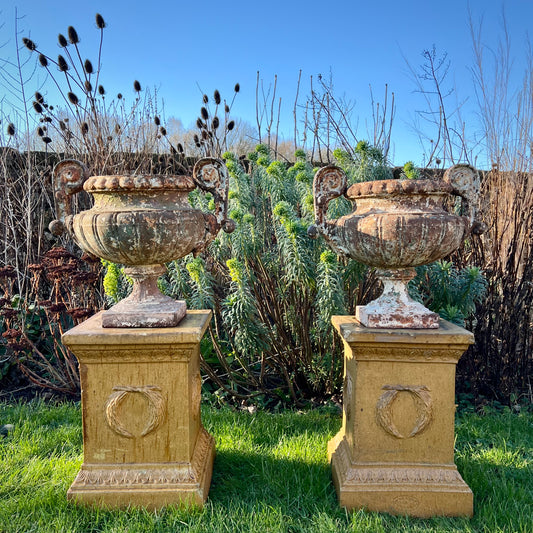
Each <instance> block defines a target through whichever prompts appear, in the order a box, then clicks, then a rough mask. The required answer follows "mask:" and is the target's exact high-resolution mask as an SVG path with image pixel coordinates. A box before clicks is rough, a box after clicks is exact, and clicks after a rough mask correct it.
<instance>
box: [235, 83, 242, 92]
mask: <svg viewBox="0 0 533 533" xmlns="http://www.w3.org/2000/svg"><path fill="white" fill-rule="evenodd" d="M234 90H235V92H236V93H238V92H239V91H240V90H241V86H240V85H239V84H238V83H236V84H235V87H234Z"/></svg>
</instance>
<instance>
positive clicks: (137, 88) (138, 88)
mask: <svg viewBox="0 0 533 533" xmlns="http://www.w3.org/2000/svg"><path fill="white" fill-rule="evenodd" d="M133 90H134V91H135V92H136V93H140V92H141V84H140V83H139V82H138V81H137V80H135V81H134V82H133Z"/></svg>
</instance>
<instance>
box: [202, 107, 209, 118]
mask: <svg viewBox="0 0 533 533" xmlns="http://www.w3.org/2000/svg"><path fill="white" fill-rule="evenodd" d="M200 113H201V115H202V118H203V119H204V120H207V119H208V118H209V113H208V112H207V109H206V108H205V107H202V109H200Z"/></svg>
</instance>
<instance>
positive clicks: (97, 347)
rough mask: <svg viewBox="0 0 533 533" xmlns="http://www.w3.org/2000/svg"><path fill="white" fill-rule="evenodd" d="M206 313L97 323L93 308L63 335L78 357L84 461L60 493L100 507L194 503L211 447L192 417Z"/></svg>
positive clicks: (196, 413) (205, 483)
mask: <svg viewBox="0 0 533 533" xmlns="http://www.w3.org/2000/svg"><path fill="white" fill-rule="evenodd" d="M210 318H211V312H210V311H188V312H187V315H186V317H185V318H184V319H183V320H182V321H181V322H180V324H179V325H178V326H177V327H170V328H135V329H133V328H131V329H130V328H124V329H122V328H102V313H99V314H97V315H95V316H94V317H92V318H90V319H89V320H87V321H86V322H84V323H82V324H80V325H79V326H76V327H75V328H73V329H71V330H70V331H68V332H67V333H65V334H64V335H63V342H64V344H65V345H67V346H68V347H69V348H70V349H71V350H72V351H73V352H74V354H75V355H76V357H77V358H78V361H79V367H80V378H81V389H82V393H81V397H82V411H83V464H82V467H81V470H80V472H79V473H78V475H77V477H76V479H75V480H74V483H73V484H72V486H71V487H70V489H69V491H68V494H67V498H68V499H69V500H73V501H75V502H77V503H81V504H90V505H101V506H105V507H127V506H129V505H133V506H143V507H146V508H148V509H158V508H160V507H163V506H166V505H171V504H186V505H189V504H192V505H198V506H201V505H202V504H203V503H204V502H205V500H206V498H207V493H208V492H209V485H210V482H211V474H212V470H213V460H214V455H215V446H214V441H213V438H212V437H211V436H210V435H209V434H208V433H207V431H206V430H205V429H204V428H203V426H202V422H201V419H200V400H201V384H202V382H201V377H200V361H199V357H200V341H201V339H202V337H203V335H204V333H205V331H206V329H207V326H208V324H209V320H210Z"/></svg>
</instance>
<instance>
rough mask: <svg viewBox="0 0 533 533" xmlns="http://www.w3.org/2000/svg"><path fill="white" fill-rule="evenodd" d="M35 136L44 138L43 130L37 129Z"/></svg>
mask: <svg viewBox="0 0 533 533" xmlns="http://www.w3.org/2000/svg"><path fill="white" fill-rule="evenodd" d="M37 135H38V136H39V137H44V130H43V128H41V127H39V128H37Z"/></svg>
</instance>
